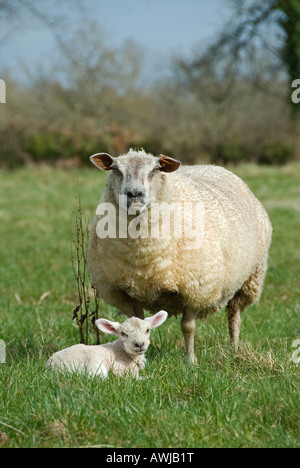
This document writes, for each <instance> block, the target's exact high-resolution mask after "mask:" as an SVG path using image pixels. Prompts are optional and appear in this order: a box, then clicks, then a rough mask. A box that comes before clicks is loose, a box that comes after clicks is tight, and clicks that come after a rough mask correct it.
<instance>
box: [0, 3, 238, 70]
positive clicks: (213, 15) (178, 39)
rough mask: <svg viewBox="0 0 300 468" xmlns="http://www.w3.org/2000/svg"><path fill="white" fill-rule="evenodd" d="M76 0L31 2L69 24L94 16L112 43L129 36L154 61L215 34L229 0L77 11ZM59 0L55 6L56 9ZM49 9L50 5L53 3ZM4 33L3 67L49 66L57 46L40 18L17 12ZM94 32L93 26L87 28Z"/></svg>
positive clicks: (88, 7)
mask: <svg viewBox="0 0 300 468" xmlns="http://www.w3.org/2000/svg"><path fill="white" fill-rule="evenodd" d="M76 3H77V2H76V0H74V2H73V5H74V8H70V5H72V1H69V3H67V4H66V5H65V6H64V7H62V6H61V4H60V3H56V4H55V5H56V7H55V9H54V10H55V11H53V10H52V9H51V7H50V5H52V2H51V1H50V2H48V3H46V1H45V0H38V1H36V2H35V5H36V6H38V5H40V6H39V8H40V9H41V10H42V11H44V12H45V13H46V12H49V13H50V16H52V15H54V17H56V16H61V17H62V18H63V21H65V24H66V33H67V32H68V31H67V30H68V28H72V27H74V26H76V25H78V24H79V23H80V21H81V22H82V21H84V17H85V16H86V17H87V18H90V19H93V20H94V21H96V22H97V23H98V24H99V25H100V26H101V27H103V30H104V33H105V35H106V37H107V39H108V40H109V42H111V44H112V45H113V46H116V47H118V46H119V45H121V44H122V43H124V41H125V40H126V39H133V40H134V41H136V42H137V43H138V44H140V45H141V46H142V47H144V48H145V49H146V50H147V51H148V54H149V57H152V58H153V60H154V57H156V60H157V58H158V60H164V59H165V58H166V57H169V56H170V55H171V54H175V53H179V54H183V53H184V54H188V53H191V52H192V50H194V49H195V47H202V46H205V44H207V43H208V41H209V40H211V39H212V38H213V37H214V34H215V33H216V32H217V31H219V30H220V28H221V27H222V25H224V23H225V22H226V20H227V19H228V18H229V15H230V9H229V7H228V0H227V1H226V0H85V1H84V2H83V3H82V5H84V8H83V12H79V11H78V9H77V8H75V6H76ZM57 5H58V8H57ZM52 8H53V7H52ZM5 32H7V33H8V34H7V35H6V37H5V40H4V41H2V45H1V48H0V59H1V63H0V66H1V68H7V67H10V68H12V70H13V71H14V74H16V73H17V72H20V73H21V74H22V67H21V66H20V64H21V63H24V64H26V66H27V67H29V68H32V69H34V68H35V67H36V66H38V65H42V66H44V67H45V66H47V61H49V60H50V59H51V57H53V55H54V54H55V48H56V47H57V46H56V44H55V41H54V40H53V37H52V35H51V33H50V32H49V30H48V29H47V28H46V27H45V26H43V25H42V24H40V23H39V22H37V21H35V20H32V19H29V18H26V17H25V18H24V17H21V18H20V19H18V20H15V19H12V22H11V24H7V25H6V31H5ZM91 34H92V31H91ZM1 68H0V75H1Z"/></svg>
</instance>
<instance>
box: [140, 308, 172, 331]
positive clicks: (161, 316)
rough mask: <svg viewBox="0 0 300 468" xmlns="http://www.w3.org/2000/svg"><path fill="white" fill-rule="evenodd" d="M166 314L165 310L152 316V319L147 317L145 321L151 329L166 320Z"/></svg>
mask: <svg viewBox="0 0 300 468" xmlns="http://www.w3.org/2000/svg"><path fill="white" fill-rule="evenodd" d="M167 317H168V313H167V312H166V311H165V310H161V311H160V312H157V314H155V315H152V317H147V318H145V320H147V322H149V323H150V325H151V328H156V327H159V326H160V325H161V324H162V323H164V321H165V320H166V319H167Z"/></svg>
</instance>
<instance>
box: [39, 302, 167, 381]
mask: <svg viewBox="0 0 300 468" xmlns="http://www.w3.org/2000/svg"><path fill="white" fill-rule="evenodd" d="M167 316H168V314H167V312H165V311H164V310H161V311H160V312H158V313H157V314H155V315H153V316H152V317H148V318H145V319H144V320H141V319H139V318H137V317H131V318H128V319H127V320H125V322H123V323H122V324H120V323H118V322H111V321H109V320H106V319H103V318H101V319H98V320H96V321H95V323H96V325H97V327H98V328H99V329H100V330H101V331H103V332H104V333H111V334H113V335H116V336H117V337H118V339H117V340H115V341H113V342H111V343H106V344H103V345H94V346H87V345H84V344H77V345H74V346H71V347H70V348H66V349H63V350H61V351H58V352H56V353H54V354H53V355H52V356H51V357H50V359H49V360H48V361H47V364H46V365H47V366H48V367H51V368H52V369H61V370H65V371H70V372H79V373H87V374H88V375H90V376H91V377H95V376H100V377H102V378H106V377H107V376H108V372H109V370H111V371H112V372H113V373H114V374H115V375H117V376H122V375H124V374H128V373H130V374H132V375H133V376H135V377H137V378H138V377H139V370H141V369H144V367H145V363H146V357H145V352H146V351H147V349H148V346H149V344H150V330H151V329H152V328H156V327H158V326H160V325H161V324H162V323H163V322H164V321H165V320H166V318H167Z"/></svg>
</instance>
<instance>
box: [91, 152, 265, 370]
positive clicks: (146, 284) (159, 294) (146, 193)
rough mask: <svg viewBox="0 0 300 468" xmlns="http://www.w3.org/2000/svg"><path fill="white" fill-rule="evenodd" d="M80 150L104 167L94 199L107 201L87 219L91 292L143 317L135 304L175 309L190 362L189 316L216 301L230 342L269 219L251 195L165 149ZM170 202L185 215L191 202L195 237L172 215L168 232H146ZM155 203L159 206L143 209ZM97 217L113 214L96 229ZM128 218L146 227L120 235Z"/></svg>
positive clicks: (261, 261)
mask: <svg viewBox="0 0 300 468" xmlns="http://www.w3.org/2000/svg"><path fill="white" fill-rule="evenodd" d="M90 159H91V161H92V162H93V164H95V165H96V166H97V167H98V168H99V169H101V170H105V171H110V174H109V176H108V178H107V183H106V188H105V191H104V193H103V196H102V199H101V203H100V205H99V207H98V208H101V206H104V207H105V208H106V209H107V210H108V208H109V207H110V206H112V207H113V208H114V210H115V213H113V212H112V213H111V214H110V216H108V215H106V217H105V216H103V215H104V212H103V210H101V209H97V212H96V216H95V218H94V221H93V223H92V227H91V233H90V238H89V246H88V266H89V271H90V274H91V278H92V282H93V284H94V286H95V287H96V290H97V294H98V296H99V297H101V298H102V299H103V300H104V301H106V302H107V303H108V304H110V305H112V306H114V307H116V308H118V309H119V310H121V311H122V312H123V313H125V314H126V315H127V316H129V317H131V316H136V317H139V318H141V319H143V317H144V315H143V314H144V309H147V310H148V311H150V312H151V313H155V312H156V311H157V310H160V309H161V308H162V309H165V310H167V311H168V314H169V316H172V315H174V314H175V315H179V314H182V321H181V329H182V332H183V335H184V339H185V346H186V353H187V357H188V359H189V361H190V362H195V353H194V334H195V325H196V319H198V318H199V319H204V318H205V317H206V316H207V315H208V314H211V313H213V312H216V311H218V310H220V309H222V308H223V307H226V310H227V314H228V326H229V334H230V338H231V342H232V344H233V347H234V349H235V350H236V349H237V347H238V340H239V332H240V325H241V319H240V314H241V312H242V311H243V310H244V309H245V308H246V307H247V306H249V305H251V304H253V303H254V302H256V301H257V300H258V299H259V297H260V295H261V291H262V288H263V283H264V278H265V274H266V271H267V259H268V250H269V246H270V243H271V234H272V226H271V223H270V220H269V218H268V215H267V213H266V211H265V209H264V207H263V206H262V205H261V203H260V202H259V201H258V199H257V198H256V197H255V196H254V195H253V193H252V192H251V191H250V189H249V188H248V186H247V185H246V184H245V183H244V182H243V181H242V180H241V179H240V178H239V177H237V176H236V175H234V174H233V173H231V172H230V171H228V170H226V169H224V168H222V167H218V166H211V165H197V166H182V165H181V164H180V162H179V161H177V160H175V159H173V158H170V157H168V156H164V155H160V156H159V157H155V156H153V155H152V154H147V153H145V151H144V150H140V151H134V150H132V149H131V150H130V151H129V152H128V153H127V154H124V155H120V156H119V157H117V158H116V157H112V156H110V155H108V154H106V153H99V154H95V155H93V156H91V158H90ZM172 204H173V205H174V204H175V206H176V210H175V212H180V211H181V212H182V211H184V210H185V207H186V205H188V212H187V213H185V215H186V217H187V219H191V218H193V213H194V212H195V210H196V211H197V207H199V206H200V208H201V210H202V218H200V220H201V222H200V223H198V224H197V229H198V231H199V232H200V231H201V233H202V234H201V235H200V236H199V239H200V242H197V243H196V245H191V238H190V237H191V236H190V235H188V233H187V232H186V231H185V228H184V227H183V228H182V235H181V236H178V235H177V234H176V226H177V225H178V224H180V223H179V222H178V221H176V220H174V219H175V218H174V216H173V217H172V216H171V217H170V216H169V218H170V224H171V229H170V232H169V233H168V235H159V236H157V235H152V234H151V233H153V232H154V233H157V229H160V228H162V226H163V223H164V221H165V220H166V218H167V217H168V216H167V215H168V213H167V210H166V207H168V206H170V205H172ZM156 205H158V206H162V207H164V208H162V209H161V212H160V214H159V215H158V216H152V214H151V216H150V215H149V211H150V210H151V208H152V207H153V206H156ZM185 211H186V210H185ZM124 213H126V215H127V218H125V222H124V216H123V217H122V216H120V215H122V214H124ZM103 220H104V221H105V222H104V224H105V223H106V222H107V223H108V224H109V221H112V222H115V223H116V228H115V230H112V231H111V232H105V229H104V232H103V226H104V224H103ZM143 220H144V223H142V221H143ZM137 221H138V222H137ZM124 223H125V224H124ZM134 223H135V224H134ZM138 223H139V224H140V226H142V224H143V226H144V227H145V226H146V228H147V229H148V231H147V229H146V230H144V231H145V232H146V235H145V234H143V232H144V231H143V232H142V229H141V232H140V235H138V233H134V235H129V230H130V229H129V228H130V227H132V226H133V225H135V226H137V224H138ZM124 226H125V228H128V232H127V235H125V234H124ZM99 227H100V228H101V229H100V228H99ZM177 227H178V226H177ZM121 228H122V229H121ZM197 229H196V231H197ZM125 231H126V229H125ZM147 232H148V234H147ZM159 232H160V233H161V231H159ZM196 234H197V232H196Z"/></svg>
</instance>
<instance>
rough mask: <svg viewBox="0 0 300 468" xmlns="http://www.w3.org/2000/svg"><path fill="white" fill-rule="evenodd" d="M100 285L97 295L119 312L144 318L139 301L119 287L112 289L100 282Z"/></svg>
mask: <svg viewBox="0 0 300 468" xmlns="http://www.w3.org/2000/svg"><path fill="white" fill-rule="evenodd" d="M101 286H102V287H101V290H99V292H98V291H97V292H98V297H101V298H102V299H103V300H104V301H105V302H107V303H108V304H110V305H112V306H113V307H116V308H117V309H118V310H119V311H120V312H122V313H123V314H126V315H127V317H138V318H140V319H142V320H144V310H143V305H142V303H141V302H139V301H137V300H136V299H133V298H132V297H130V296H129V295H128V294H126V293H125V292H124V291H122V290H121V289H112V288H111V287H110V286H108V285H106V284H102V285H101Z"/></svg>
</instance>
